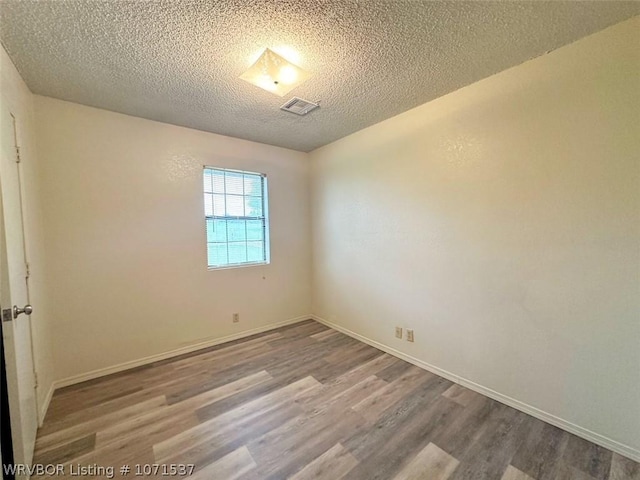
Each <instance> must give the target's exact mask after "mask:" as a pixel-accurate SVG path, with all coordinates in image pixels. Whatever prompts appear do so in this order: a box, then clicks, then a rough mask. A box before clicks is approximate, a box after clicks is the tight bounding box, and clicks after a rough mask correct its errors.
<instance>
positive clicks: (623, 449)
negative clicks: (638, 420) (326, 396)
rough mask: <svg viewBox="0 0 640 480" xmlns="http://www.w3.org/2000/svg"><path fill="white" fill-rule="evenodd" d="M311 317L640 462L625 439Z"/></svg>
mask: <svg viewBox="0 0 640 480" xmlns="http://www.w3.org/2000/svg"><path fill="white" fill-rule="evenodd" d="M311 318H313V319H314V320H316V321H318V322H320V323H322V324H324V325H326V326H327V327H330V328H333V329H334V330H338V331H339V332H342V333H344V334H345V335H348V336H350V337H353V338H355V339H356V340H360V341H361V342H364V343H366V344H368V345H371V346H372V347H375V348H377V349H379V350H382V351H383V352H386V353H388V354H390V355H393V356H394V357H398V358H400V359H402V360H405V361H407V362H409V363H411V364H413V365H416V366H417V367H420V368H423V369H425V370H428V371H430V372H432V373H435V374H436V375H439V376H441V377H444V378H446V379H447V380H451V381H452V382H455V383H458V384H460V385H462V386H463V387H466V388H468V389H470V390H473V391H475V392H478V393H480V394H482V395H485V396H487V397H489V398H492V399H493V400H496V401H498V402H500V403H504V404H505V405H508V406H510V407H513V408H515V409H516V410H520V411H521V412H524V413H526V414H528V415H531V416H532V417H535V418H538V419H540V420H542V421H544V422H547V423H550V424H551V425H554V426H556V427H558V428H561V429H562V430H565V431H567V432H569V433H573V434H574V435H577V436H578V437H581V438H584V439H585V440H589V441H590V442H593V443H595V444H597V445H600V446H602V447H605V448H608V449H609V450H612V451H614V452H616V453H619V454H620V455H623V456H625V457H627V458H630V459H631V460H634V461H636V462H640V450H637V449H635V448H633V447H630V446H628V445H625V444H623V443H620V442H617V441H615V440H612V439H610V438H608V437H605V436H604V435H600V434H599V433H596V432H592V431H591V430H589V429H586V428H583V427H581V426H579V425H576V424H574V423H571V422H568V421H567V420H564V419H562V418H560V417H557V416H555V415H552V414H550V413H548V412H545V411H543V410H540V409H539V408H536V407H533V406H531V405H529V404H527V403H524V402H521V401H520V400H516V399H515V398H511V397H509V396H507V395H503V394H502V393H499V392H496V391H495V390H492V389H490V388H487V387H485V386H483V385H480V384H478V383H475V382H472V381H471V380H467V379H466V378H463V377H460V376H458V375H455V374H454V373H451V372H448V371H446V370H443V369H441V368H438V367H436V366H435V365H431V364H429V363H426V362H423V361H422V360H419V359H417V358H415V357H412V356H411V355H407V354H406V353H403V352H401V351H399V350H396V349H395V348H392V347H390V346H388V345H385V344H383V343H380V342H376V341H375V340H371V339H370V338H367V337H365V336H363V335H360V334H359V333H356V332H353V331H351V330H349V329H347V328H344V327H342V326H340V325H338V324H335V323H333V322H330V321H328V320H325V319H324V318H321V317H319V316H317V315H311Z"/></svg>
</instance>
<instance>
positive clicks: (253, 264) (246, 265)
mask: <svg viewBox="0 0 640 480" xmlns="http://www.w3.org/2000/svg"><path fill="white" fill-rule="evenodd" d="M269 263H271V262H255V263H236V264H233V265H223V266H220V267H207V270H231V269H232V268H247V267H259V266H262V265H269Z"/></svg>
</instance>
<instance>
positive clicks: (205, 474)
mask: <svg viewBox="0 0 640 480" xmlns="http://www.w3.org/2000/svg"><path fill="white" fill-rule="evenodd" d="M256 467H257V465H256V462H254V461H253V458H252V457H251V454H250V453H249V450H248V449H247V447H240V448H238V449H237V450H234V451H233V452H231V453H229V454H227V455H225V456H224V457H222V458H221V459H220V460H218V461H217V462H214V463H212V464H211V465H208V466H207V467H205V468H203V469H202V470H199V471H198V472H196V473H195V474H194V475H192V476H190V477H189V478H190V479H192V480H216V479H219V480H237V479H238V478H240V477H241V476H242V475H244V474H245V473H247V472H249V471H251V470H253V469H255V468H256Z"/></svg>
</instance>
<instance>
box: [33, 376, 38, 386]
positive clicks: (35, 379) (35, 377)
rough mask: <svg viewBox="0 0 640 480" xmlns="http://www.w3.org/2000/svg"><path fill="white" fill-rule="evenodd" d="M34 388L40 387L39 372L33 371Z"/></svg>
mask: <svg viewBox="0 0 640 480" xmlns="http://www.w3.org/2000/svg"><path fill="white" fill-rule="evenodd" d="M33 388H38V372H33Z"/></svg>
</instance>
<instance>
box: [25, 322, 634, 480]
mask: <svg viewBox="0 0 640 480" xmlns="http://www.w3.org/2000/svg"><path fill="white" fill-rule="evenodd" d="M35 461H37V462H38V461H40V462H43V461H44V462H45V463H49V462H54V463H57V462H61V464H63V465H64V466H65V467H67V468H69V467H71V465H74V466H77V465H85V466H91V465H101V466H113V467H114V468H115V469H116V470H117V469H119V468H120V466H121V465H124V464H128V465H135V464H153V463H157V464H160V465H163V464H188V463H192V464H194V465H195V473H194V476H195V478H204V479H216V478H220V479H224V480H226V479H228V478H235V479H237V480H284V479H286V478H293V479H296V480H301V479H306V478H321V479H326V480H336V479H339V478H344V479H349V480H393V479H394V478H395V479H397V480H401V479H411V478H427V479H429V480H436V479H439V478H442V479H447V480H465V479H467V480H468V479H473V480H482V479H487V480H488V479H502V480H531V479H535V480H640V465H639V464H638V463H636V462H633V461H631V460H629V459H626V458H624V457H622V456H620V455H618V454H612V452H610V451H609V450H607V449H604V448H602V447H599V446H596V445H594V444H592V443H590V442H588V441H586V440H582V439H580V438H578V437H575V436H573V435H571V434H569V433H567V432H564V431H562V430H560V429H558V428H556V427H553V426H551V425H548V424H546V423H544V422H542V421H540V420H537V419H534V418H532V417H530V416H528V415H525V414H524V413H521V412H519V411H516V410H514V409H512V408H510V407H507V406H505V405H503V404H500V403H498V402H495V401H493V400H491V399H489V398H487V397H484V396H482V395H480V394H478V393H475V392H472V391H471V390H468V389H466V388H463V387H461V386H460V385H454V384H453V383H451V382H450V381H448V380H446V379H443V378H441V377H439V376H437V375H435V374H433V373H429V372H427V371H425V370H422V369H419V368H417V367H415V366H413V365H411V364H409V363H407V362H405V361H403V360H400V359H398V358H396V357H392V356H390V355H389V354H386V353H384V352H381V351H380V350H377V349H375V348H373V347H371V346H369V345H366V344H363V343H361V342H359V341H357V340H355V339H354V338H351V337H349V336H346V335H344V334H342V333H339V332H336V331H335V330H332V329H329V328H327V327H326V326H324V325H321V324H319V323H317V322H314V321H312V320H308V321H304V322H300V323H298V324H292V325H288V326H285V327H281V328H278V329H275V330H272V331H270V332H265V333H261V334H256V335H252V336H251V337H248V338H246V339H239V340H234V341H232V342H228V343H226V344H220V345H215V346H212V347H208V348H206V349H203V350H201V351H198V352H191V353H188V354H184V355H181V356H179V357H176V358H172V359H165V360H161V361H158V362H154V363H152V364H148V365H144V366H141V367H136V368H134V369H131V370H128V371H125V372H119V373H116V374H113V375H109V376H107V377H104V378H100V379H95V380H91V381H89V382H85V383H83V384H80V385H74V386H72V387H67V388H64V389H62V390H60V391H58V392H56V393H55V395H54V397H53V400H52V402H51V407H50V411H49V413H48V414H47V417H46V418H45V421H44V425H43V426H42V428H41V429H40V430H39V432H38V438H37V441H36V452H35ZM116 477H117V478H125V477H123V476H120V475H119V474H117V473H116ZM133 477H134V475H130V476H129V478H133ZM62 478H69V480H75V479H76V478H78V476H77V475H75V476H72V475H67V476H66V477H62ZM145 478H150V479H151V478H157V479H161V478H166V477H165V476H162V475H161V474H156V475H150V476H146V477H145ZM173 478H181V477H180V476H178V477H173Z"/></svg>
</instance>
